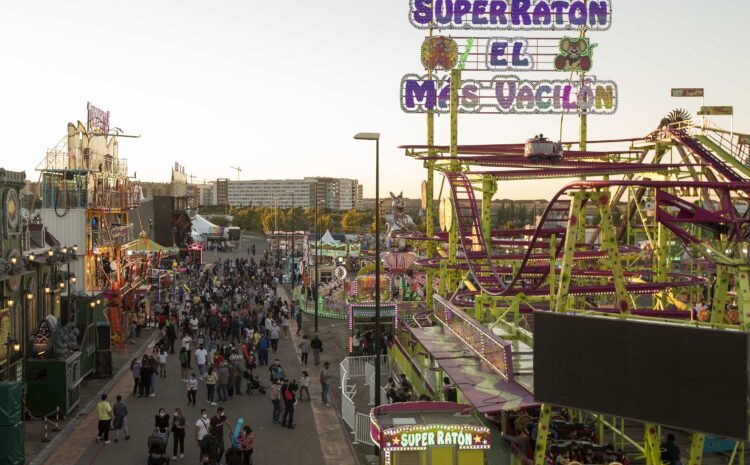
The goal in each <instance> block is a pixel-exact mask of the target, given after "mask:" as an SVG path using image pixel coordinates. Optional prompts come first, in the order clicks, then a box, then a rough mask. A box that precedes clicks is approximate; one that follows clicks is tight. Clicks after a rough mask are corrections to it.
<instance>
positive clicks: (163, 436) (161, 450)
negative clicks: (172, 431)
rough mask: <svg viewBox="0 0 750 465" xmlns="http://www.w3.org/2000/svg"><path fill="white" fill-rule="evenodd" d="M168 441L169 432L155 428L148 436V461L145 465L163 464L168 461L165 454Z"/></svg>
mask: <svg viewBox="0 0 750 465" xmlns="http://www.w3.org/2000/svg"><path fill="white" fill-rule="evenodd" d="M168 441H169V432H167V431H166V430H159V429H155V430H154V432H153V433H152V434H151V437H149V438H148V441H147V443H148V462H146V465H165V464H168V463H169V455H167V442H168Z"/></svg>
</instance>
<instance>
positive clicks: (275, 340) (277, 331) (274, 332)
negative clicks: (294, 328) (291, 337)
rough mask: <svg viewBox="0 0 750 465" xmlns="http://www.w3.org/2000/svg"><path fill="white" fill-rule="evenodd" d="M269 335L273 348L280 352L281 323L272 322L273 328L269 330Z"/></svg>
mask: <svg viewBox="0 0 750 465" xmlns="http://www.w3.org/2000/svg"><path fill="white" fill-rule="evenodd" d="M268 335H269V336H268V337H269V338H270V339H271V349H273V351H274V352H278V350H279V337H280V336H281V328H279V325H277V324H276V322H275V321H272V322H271V329H270V330H269V332H268Z"/></svg>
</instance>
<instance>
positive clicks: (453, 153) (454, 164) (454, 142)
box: [447, 69, 461, 292]
mask: <svg viewBox="0 0 750 465" xmlns="http://www.w3.org/2000/svg"><path fill="white" fill-rule="evenodd" d="M460 87H461V70H459V69H454V70H452V71H451V87H450V124H451V144H450V158H451V164H450V166H451V171H458V170H459V168H460V164H459V162H458V89H459V88H460ZM451 211H452V215H453V221H451V228H450V231H449V234H448V257H449V258H448V260H449V263H450V264H451V265H454V264H455V263H456V256H457V253H458V205H453V208H452V209H451ZM448 276H449V282H448V283H447V285H448V292H453V291H454V290H455V289H456V285H457V283H456V279H455V278H456V273H454V272H453V271H452V270H450V271H449V272H448Z"/></svg>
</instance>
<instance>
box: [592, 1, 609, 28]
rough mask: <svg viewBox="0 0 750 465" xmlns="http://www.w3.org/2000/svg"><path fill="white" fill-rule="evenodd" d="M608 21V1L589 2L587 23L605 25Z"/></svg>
mask: <svg viewBox="0 0 750 465" xmlns="http://www.w3.org/2000/svg"><path fill="white" fill-rule="evenodd" d="M608 21H609V4H608V2H591V3H590V4H589V24H591V25H592V26H596V25H597V24H598V25H599V26H605V25H607V22H608Z"/></svg>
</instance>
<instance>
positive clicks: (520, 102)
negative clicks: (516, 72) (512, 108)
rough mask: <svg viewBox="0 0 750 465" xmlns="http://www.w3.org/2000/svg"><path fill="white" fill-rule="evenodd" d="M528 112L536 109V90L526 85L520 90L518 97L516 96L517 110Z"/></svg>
mask: <svg viewBox="0 0 750 465" xmlns="http://www.w3.org/2000/svg"><path fill="white" fill-rule="evenodd" d="M524 107H525V108H526V110H533V109H534V90H533V89H532V88H531V86H530V85H528V84H524V85H522V86H521V88H520V89H518V95H516V108H518V109H523V108H524Z"/></svg>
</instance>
